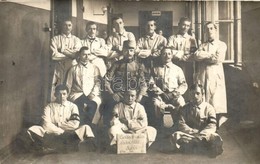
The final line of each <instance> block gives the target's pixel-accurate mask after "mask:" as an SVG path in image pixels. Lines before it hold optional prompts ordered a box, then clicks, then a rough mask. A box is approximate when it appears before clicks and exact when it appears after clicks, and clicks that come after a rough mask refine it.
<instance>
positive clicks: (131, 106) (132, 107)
mask: <svg viewBox="0 0 260 164" xmlns="http://www.w3.org/2000/svg"><path fill="white" fill-rule="evenodd" d="M135 104H136V102H134V103H133V104H132V105H126V106H128V107H130V108H131V109H134V108H135Z"/></svg>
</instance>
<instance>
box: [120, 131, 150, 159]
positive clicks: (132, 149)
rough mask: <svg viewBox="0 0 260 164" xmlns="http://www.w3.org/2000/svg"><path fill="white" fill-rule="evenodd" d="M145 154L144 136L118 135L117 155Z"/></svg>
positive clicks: (141, 134)
mask: <svg viewBox="0 0 260 164" xmlns="http://www.w3.org/2000/svg"><path fill="white" fill-rule="evenodd" d="M136 153H146V134H143V133H140V134H118V135H117V154H136Z"/></svg>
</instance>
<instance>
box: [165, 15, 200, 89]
mask: <svg viewBox="0 0 260 164" xmlns="http://www.w3.org/2000/svg"><path fill="white" fill-rule="evenodd" d="M190 26H191V20H190V19H189V18H187V17H182V18H181V19H180V21H179V24H178V28H179V31H178V33H177V34H176V35H172V36H170V37H169V40H168V46H170V47H172V48H173V55H174V57H173V60H174V63H175V64H176V65H178V66H179V67H181V68H182V70H183V72H184V75H185V77H186V80H187V83H188V85H192V84H193V76H194V71H195V70H194V63H193V61H192V60H191V57H192V54H193V53H194V52H195V51H196V49H197V42H196V39H195V37H194V36H191V35H189V34H188V31H189V29H190Z"/></svg>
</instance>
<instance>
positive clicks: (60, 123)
mask: <svg viewBox="0 0 260 164" xmlns="http://www.w3.org/2000/svg"><path fill="white" fill-rule="evenodd" d="M55 96H56V101H55V102H52V103H50V104H48V105H47V106H46V107H45V109H44V114H43V116H42V119H43V124H42V126H37V125H35V126H32V127H30V128H29V129H28V130H27V134H29V136H28V137H29V138H30V139H31V141H32V142H31V144H32V145H33V147H32V149H34V150H36V149H37V150H39V151H43V153H48V152H67V151H77V150H78V144H79V142H80V141H84V140H86V139H89V140H93V139H94V134H93V132H92V130H91V128H90V127H89V126H88V125H82V126H79V121H80V119H79V112H78V107H77V106H76V105H75V104H74V103H72V102H70V101H68V100H67V97H68V87H67V86H66V85H63V84H61V85H58V86H57V87H56V88H55ZM92 143H93V144H94V142H92ZM91 146H93V145H91Z"/></svg>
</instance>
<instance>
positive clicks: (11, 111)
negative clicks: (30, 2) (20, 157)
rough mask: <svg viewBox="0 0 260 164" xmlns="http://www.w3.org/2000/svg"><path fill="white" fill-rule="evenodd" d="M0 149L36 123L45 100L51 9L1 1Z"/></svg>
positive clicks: (47, 80)
mask: <svg viewBox="0 0 260 164" xmlns="http://www.w3.org/2000/svg"><path fill="white" fill-rule="evenodd" d="M0 22H1V24H0V38H1V39H0V55H1V60H0V75H1V77H0V93H1V94H0V110H1V114H0V149H1V148H3V147H5V146H7V145H8V144H10V143H11V141H12V140H13V139H14V137H15V136H16V135H17V133H18V132H20V130H21V128H23V127H27V126H29V125H31V124H37V123H39V120H40V116H41V113H42V108H43V106H44V103H45V102H46V101H47V96H46V95H47V89H48V83H49V79H48V73H49V64H50V62H49V61H50V55H49V44H50V33H49V32H45V31H44V27H47V26H49V23H50V11H48V10H43V9H39V8H34V7H29V6H25V5H21V4H16V3H10V2H6V3H0Z"/></svg>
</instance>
